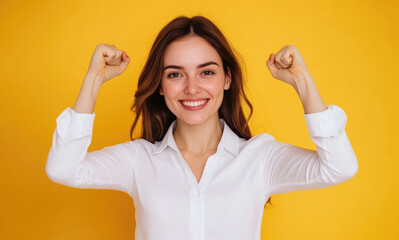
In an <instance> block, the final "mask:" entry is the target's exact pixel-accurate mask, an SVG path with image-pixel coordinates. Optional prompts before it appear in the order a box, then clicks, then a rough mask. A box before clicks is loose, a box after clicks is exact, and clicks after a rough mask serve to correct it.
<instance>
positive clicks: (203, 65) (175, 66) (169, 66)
mask: <svg viewBox="0 0 399 240" xmlns="http://www.w3.org/2000/svg"><path fill="white" fill-rule="evenodd" d="M211 64H215V65H216V66H218V67H219V64H217V63H215V62H213V61H210V62H206V63H202V64H200V65H198V66H197V68H203V67H206V66H208V65H211ZM168 68H176V69H184V67H182V66H177V65H168V66H166V67H164V68H163V70H162V71H165V70H166V69H168Z"/></svg>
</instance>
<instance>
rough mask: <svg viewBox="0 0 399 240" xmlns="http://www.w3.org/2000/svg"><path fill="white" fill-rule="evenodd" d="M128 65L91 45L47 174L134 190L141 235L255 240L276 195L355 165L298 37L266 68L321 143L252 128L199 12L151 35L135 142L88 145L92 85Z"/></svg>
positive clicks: (214, 34) (83, 184)
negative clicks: (292, 95)
mask: <svg viewBox="0 0 399 240" xmlns="http://www.w3.org/2000/svg"><path fill="white" fill-rule="evenodd" d="M129 62H130V59H129V58H128V57H127V55H126V53H125V52H122V51H121V50H119V49H117V48H116V47H115V46H114V45H107V44H99V45H97V47H96V49H95V51H94V53H93V56H92V60H91V62H90V67H89V70H88V73H87V75H86V77H85V79H84V82H83V84H82V88H81V91H80V93H79V96H78V98H77V100H76V102H75V104H74V106H73V108H69V107H68V108H67V109H65V110H64V111H63V112H62V113H61V114H60V116H59V117H58V118H57V127H56V130H55V131H54V135H53V145H52V146H51V149H50V152H49V155H48V158H47V163H46V172H47V175H48V176H49V178H50V179H51V180H53V181H54V182H57V183H60V184H63V185H67V186H71V187H75V188H95V189H112V190H119V191H123V192H126V193H127V194H129V196H131V197H132V198H133V199H134V205H135V208H136V215H135V217H136V232H135V239H136V240H159V239H167V240H169V239H170V240H172V239H173V240H187V239H193V240H205V239H206V240H220V239H229V240H242V239H248V240H259V239H260V236H261V235H260V233H261V224H262V214H263V211H264V207H265V206H266V205H265V204H266V203H270V197H271V195H273V194H281V193H286V192H292V191H300V190H306V189H317V188H325V187H329V186H333V185H336V184H339V183H342V182H344V181H347V180H348V179H350V178H352V177H353V176H354V175H355V174H356V172H357V169H358V165H357V159H356V156H355V154H354V152H353V149H352V147H351V145H350V142H349V139H348V137H347V135H346V133H345V124H346V120H347V117H346V114H345V112H344V111H343V110H342V109H341V108H340V107H338V106H336V105H333V104H330V105H328V106H326V105H325V104H324V102H323V101H322V99H321V97H320V95H319V93H318V91H317V89H316V87H315V84H314V81H313V79H312V77H311V76H310V74H309V72H308V71H307V68H306V65H305V63H304V61H303V59H302V57H301V55H300V54H299V51H298V49H296V47H295V46H293V45H286V46H284V47H283V48H282V49H281V50H280V51H279V52H278V53H277V54H276V55H274V54H271V55H270V58H269V60H267V62H266V64H267V67H268V68H269V70H270V73H271V74H272V76H273V77H274V78H276V79H279V80H281V81H283V82H286V83H288V84H291V85H292V86H293V87H294V88H295V90H296V91H297V93H298V95H299V97H300V99H301V101H302V105H303V107H304V111H305V113H304V117H305V120H306V124H307V127H308V130H309V134H310V137H311V140H312V141H313V142H314V143H315V144H316V146H317V147H316V148H317V151H315V150H309V149H305V148H301V147H298V146H294V145H290V144H287V143H283V142H279V141H276V140H275V138H274V137H273V136H272V135H270V134H267V133H262V134H259V135H257V136H252V135H251V131H250V129H249V127H248V120H249V118H250V116H251V114H252V106H251V103H250V102H249V100H248V99H247V97H246V95H245V93H244V87H243V86H244V82H243V76H242V71H241V65H240V64H239V62H238V61H237V55H236V54H235V52H234V51H233V50H232V48H231V47H230V45H229V44H228V42H227V40H226V39H225V37H224V36H223V34H222V33H221V31H220V30H219V29H218V28H217V27H216V26H215V25H214V24H213V23H212V22H211V21H210V20H209V19H207V18H205V17H202V16H195V17H192V18H188V17H184V16H181V17H177V18H175V19H173V20H172V21H171V22H170V23H168V24H167V25H166V26H165V27H164V28H163V29H162V30H161V31H160V33H159V34H158V36H157V38H156V39H155V42H154V44H153V46H152V48H151V51H150V54H149V57H148V60H147V62H146V64H145V66H144V68H143V70H142V72H141V74H140V76H139V81H138V88H137V91H136V94H135V99H134V102H133V105H132V108H131V110H133V111H134V113H135V114H136V116H135V120H134V122H133V125H132V127H131V129H130V134H131V141H127V142H124V143H120V144H117V145H114V146H109V147H105V148H103V149H101V150H97V151H93V152H87V149H88V147H89V145H90V143H91V136H92V131H93V122H94V117H95V114H94V112H93V111H94V104H95V100H96V98H97V94H98V91H99V88H100V86H102V84H103V83H104V82H106V81H108V80H109V79H111V78H113V77H115V76H118V75H120V74H121V73H123V71H124V70H125V69H126V68H127V66H128V64H129ZM241 103H246V104H247V105H248V106H249V108H250V110H251V112H250V114H249V116H248V117H246V116H245V115H244V113H243V108H242V105H241ZM140 117H141V119H142V127H143V128H142V132H141V137H140V138H139V139H133V137H132V136H133V135H132V134H133V131H134V129H135V128H136V126H137V123H138V121H139V118H140Z"/></svg>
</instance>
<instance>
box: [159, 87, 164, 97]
mask: <svg viewBox="0 0 399 240" xmlns="http://www.w3.org/2000/svg"><path fill="white" fill-rule="evenodd" d="M159 94H160V95H163V90H162V88H161V87H160V88H159Z"/></svg>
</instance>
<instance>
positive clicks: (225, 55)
mask: <svg viewBox="0 0 399 240" xmlns="http://www.w3.org/2000/svg"><path fill="white" fill-rule="evenodd" d="M186 35H197V36H199V37H202V38H203V39H205V40H206V41H207V42H208V43H209V44H210V45H211V46H212V47H213V48H215V50H216V51H217V52H218V53H219V55H220V57H221V59H222V64H223V70H224V73H225V74H227V72H228V69H230V73H231V84H230V88H229V89H228V90H225V92H224V97H223V101H222V104H221V106H220V108H219V110H218V113H219V118H221V119H223V120H224V121H225V122H226V124H227V125H228V126H229V127H230V128H231V130H232V131H233V132H234V133H235V134H237V135H238V136H239V137H241V138H244V139H247V140H248V139H250V138H251V137H252V134H251V131H250V129H249V126H248V121H249V119H250V118H251V116H252V111H253V109H252V104H251V103H250V101H249V100H248V98H247V96H246V95H245V92H244V80H243V72H242V70H241V66H244V68H245V65H244V64H240V63H241V62H239V61H238V57H240V55H239V54H238V52H237V51H236V50H235V49H234V48H232V47H231V46H230V44H229V42H228V41H227V39H226V38H225V36H224V35H223V34H222V32H221V31H220V30H219V29H218V27H217V26H216V25H215V24H214V23H212V22H211V21H210V20H209V19H207V18H205V17H203V16H194V17H191V18H189V17H186V16H178V17H176V18H175V19H173V20H172V21H170V22H169V23H168V24H167V25H166V26H165V27H164V28H162V30H161V31H160V32H159V34H158V36H157V37H156V39H155V41H154V43H153V45H152V47H151V50H150V53H149V56H148V59H147V62H146V64H145V66H144V68H143V70H142V71H141V74H140V76H139V80H138V85H137V91H136V93H135V99H134V102H133V104H132V106H131V109H130V110H131V111H133V112H134V113H135V119H134V121H133V125H132V127H131V129H130V138H131V140H133V131H134V129H135V128H136V126H137V124H138V122H139V119H140V117H141V123H142V132H141V138H143V139H146V140H147V141H149V142H152V143H154V142H156V141H160V140H162V139H163V138H164V136H165V134H166V132H167V130H168V128H169V126H170V124H171V123H172V122H173V121H174V120H175V119H176V116H175V115H174V114H173V113H172V112H171V111H170V110H169V109H168V107H167V106H166V103H165V100H164V97H163V96H162V95H160V94H159V89H160V86H161V79H162V74H163V73H162V68H163V59H164V55H165V51H166V48H167V47H168V45H169V44H171V43H172V42H173V41H175V40H177V39H179V38H182V37H184V36H186ZM240 58H241V57H240ZM242 101H244V102H245V103H246V104H247V105H248V107H249V109H250V113H249V116H248V118H247V117H245V115H244V112H243V108H242ZM267 203H270V204H271V201H270V198H269V199H268V201H267V202H266V204H265V206H266V205H267Z"/></svg>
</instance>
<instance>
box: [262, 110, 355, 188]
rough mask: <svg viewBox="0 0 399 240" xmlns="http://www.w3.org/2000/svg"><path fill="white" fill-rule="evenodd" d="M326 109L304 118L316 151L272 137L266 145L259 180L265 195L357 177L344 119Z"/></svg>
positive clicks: (339, 113) (330, 184)
mask: <svg viewBox="0 0 399 240" xmlns="http://www.w3.org/2000/svg"><path fill="white" fill-rule="evenodd" d="M327 107H328V109H327V110H324V111H321V112H316V113H309V114H304V117H305V120H306V125H307V127H308V131H309V135H310V138H311V140H312V141H313V142H314V143H315V144H316V151H314V150H310V149H306V148H301V147H298V146H294V145H291V144H287V143H283V142H279V141H276V140H275V139H274V137H272V138H271V140H269V141H268V142H267V144H266V148H265V152H264V158H263V160H264V167H263V169H264V175H263V176H264V180H265V183H266V192H267V193H268V195H272V194H281V193H287V192H293V191H299V190H307V189H318V188H326V187H330V186H333V185H337V184H339V183H342V182H344V181H347V180H349V179H350V178H352V177H354V175H355V174H356V173H357V171H358V162H357V159H356V156H355V153H354V151H353V149H352V146H351V144H350V142H349V139H348V136H347V135H346V132H345V125H346V121H347V116H346V114H345V112H344V111H343V110H342V109H341V108H340V107H338V106H336V105H333V104H331V105H328V106H327ZM269 139H270V138H269Z"/></svg>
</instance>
